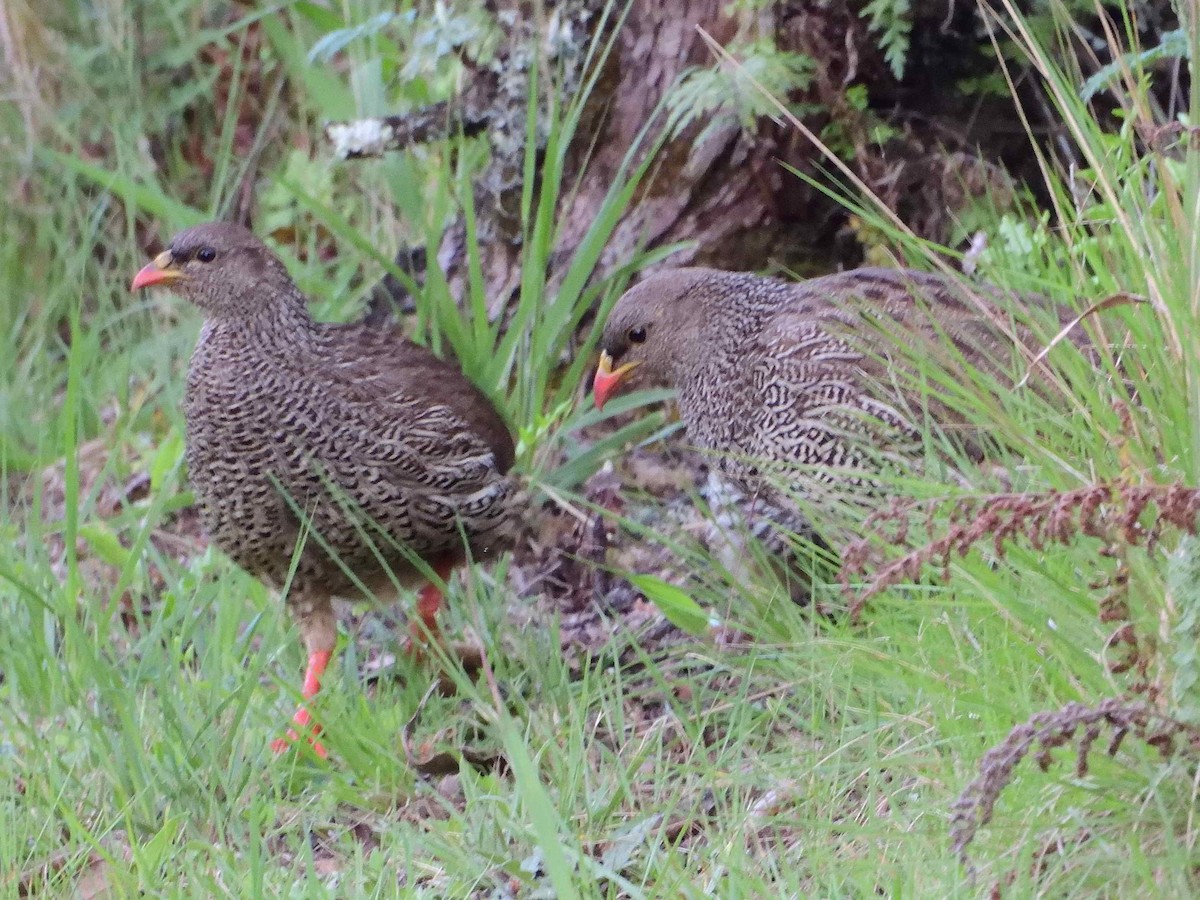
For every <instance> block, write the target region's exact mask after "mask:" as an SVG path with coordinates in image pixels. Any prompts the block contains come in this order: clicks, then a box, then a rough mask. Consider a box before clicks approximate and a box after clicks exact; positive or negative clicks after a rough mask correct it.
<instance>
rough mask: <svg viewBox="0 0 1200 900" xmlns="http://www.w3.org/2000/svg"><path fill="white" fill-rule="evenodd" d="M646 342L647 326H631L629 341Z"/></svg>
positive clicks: (635, 342)
mask: <svg viewBox="0 0 1200 900" xmlns="http://www.w3.org/2000/svg"><path fill="white" fill-rule="evenodd" d="M645 342H646V329H645V328H630V329H629V343H631V344H644V343H645Z"/></svg>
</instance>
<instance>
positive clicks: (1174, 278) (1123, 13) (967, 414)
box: [825, 2, 1200, 892]
mask: <svg viewBox="0 0 1200 900" xmlns="http://www.w3.org/2000/svg"><path fill="white" fill-rule="evenodd" d="M1084 6H1086V4H1085V5H1083V6H1081V5H1080V4H1064V3H1051V4H1048V12H1049V13H1051V14H1052V17H1051V20H1052V21H1053V23H1054V24H1055V26H1056V27H1055V28H1054V29H1052V30H1050V31H1049V32H1048V31H1047V30H1046V29H1044V28H1038V27H1035V26H1034V25H1033V24H1032V20H1031V19H1030V18H1028V17H1027V16H1026V14H1025V12H1023V9H1022V8H1020V7H1018V6H1017V5H1016V4H1014V3H1008V2H1001V3H993V4H983V5H982V6H981V16H982V18H983V21H984V22H985V24H986V25H987V28H988V30H989V34H990V35H991V37H992V40H993V43H994V46H995V49H996V56H997V58H998V59H999V60H1001V62H1002V65H1003V67H1004V68H1003V71H1004V73H1005V77H1006V78H1007V80H1008V84H1009V87H1010V90H1011V91H1012V93H1013V96H1014V97H1015V98H1018V106H1019V110H1020V112H1021V115H1022V119H1023V121H1024V122H1025V123H1026V125H1027V128H1028V133H1029V140H1030V145H1031V147H1032V149H1033V152H1034V153H1035V154H1036V158H1037V161H1038V164H1039V169H1040V172H1041V177H1042V185H1041V189H1042V191H1043V192H1044V193H1043V195H1044V196H1045V197H1046V198H1047V199H1048V208H1047V209H1045V210H1044V211H1039V210H1037V209H1035V208H1032V207H1031V206H1026V207H1024V208H1021V207H1018V208H1009V209H1007V210H996V211H995V212H994V213H993V214H992V215H991V217H990V223H989V225H988V226H986V228H985V230H984V232H983V233H982V234H980V235H977V236H976V237H977V240H976V242H975V245H974V247H973V249H972V250H971V251H970V252H969V253H967V254H965V255H964V253H963V252H962V251H961V250H958V249H956V248H939V247H933V246H930V245H929V244H927V243H925V242H923V241H920V240H918V239H917V238H916V236H914V235H912V234H911V233H909V232H907V231H906V229H905V228H904V227H903V225H902V224H901V223H899V221H898V220H896V219H895V217H894V216H892V215H891V214H890V213H889V212H888V211H887V210H885V209H882V208H880V207H879V206H877V205H875V204H874V203H873V202H872V198H871V197H870V196H869V192H867V191H865V186H863V185H862V184H861V183H858V184H855V182H854V179H853V176H852V174H851V173H850V172H849V170H847V169H845V167H841V168H840V174H839V173H838V171H837V170H838V169H839V166H838V162H837V160H836V158H835V157H833V155H832V154H828V158H829V159H830V163H831V165H830V168H831V170H834V177H833V178H832V179H831V181H832V183H834V184H841V185H842V187H829V183H826V186H825V189H826V190H829V191H830V192H831V193H832V194H834V195H835V196H837V197H838V198H839V199H840V200H841V201H842V202H844V203H845V204H846V205H847V206H848V207H850V208H851V209H852V210H853V211H854V212H855V213H856V214H858V215H861V216H863V217H864V218H865V219H866V220H868V221H870V222H871V223H872V225H873V226H874V227H875V228H877V229H879V231H880V232H882V233H885V234H887V235H889V236H890V239H891V241H892V246H893V248H894V252H895V253H896V255H897V256H898V257H899V259H900V260H902V261H904V262H906V263H908V264H917V265H922V266H928V267H937V268H940V269H942V270H943V271H945V272H947V273H948V274H951V275H953V276H954V277H956V278H957V279H959V280H960V281H961V282H962V284H963V285H964V286H966V287H968V288H969V287H970V285H971V284H972V279H971V278H969V277H967V276H965V275H962V274H961V273H960V272H959V271H958V269H959V265H958V264H959V263H960V262H961V263H962V264H963V265H964V267H966V268H968V270H969V271H974V272H975V273H976V277H978V278H981V279H983V280H985V281H990V282H992V283H994V284H997V285H1000V286H1002V287H1004V288H1007V289H1011V290H1014V291H1016V292H1023V293H1025V294H1037V295H1040V296H1042V297H1048V298H1050V299H1051V300H1052V301H1054V302H1056V303H1058V304H1061V305H1062V306H1063V307H1064V308H1065V309H1069V310H1072V311H1073V312H1074V317H1073V319H1072V323H1071V324H1072V326H1073V327H1072V328H1070V329H1068V328H1066V327H1063V325H1062V324H1061V323H1059V322H1055V321H1053V320H1050V321H1046V320H1045V318H1044V317H1042V321H1040V322H1039V321H1038V318H1039V316H1038V309H1039V308H1040V307H1041V306H1042V303H1041V302H1040V301H1029V300H1023V299H1022V298H1021V294H1020V293H1018V294H1015V295H1013V297H1011V298H1010V301H1009V302H1008V303H1007V304H1005V308H1004V310H1003V314H1004V315H1005V316H1011V317H1012V318H1014V319H1017V320H1020V321H1027V322H1029V323H1030V324H1031V326H1033V327H1036V328H1037V331H1036V333H1038V334H1040V335H1042V336H1043V338H1042V339H1043V347H1044V352H1043V353H1041V354H1038V355H1036V356H1035V357H1033V358H1027V359H1014V360H1013V367H1012V371H1013V375H1014V380H1015V381H1016V382H1017V386H1016V387H1015V388H1014V387H1011V386H1009V385H1005V384H996V383H994V382H993V381H991V380H990V379H986V378H983V377H981V376H980V375H979V374H978V373H975V372H970V371H968V372H966V373H962V374H964V375H965V377H957V378H955V377H947V373H946V372H945V371H942V370H939V369H937V368H934V367H933V366H931V365H929V364H928V363H925V362H923V361H922V359H921V358H920V356H918V355H913V354H910V356H909V358H908V362H909V363H910V364H911V366H912V368H913V369H914V370H915V371H916V372H917V376H916V377H917V378H919V379H920V380H921V381H922V382H924V383H925V384H926V385H928V386H931V387H932V388H933V389H934V390H936V391H937V392H938V396H939V398H940V399H941V400H943V402H946V403H947V404H948V405H949V406H950V407H951V408H953V409H955V410H956V412H959V413H961V415H962V416H963V418H964V419H965V420H967V421H971V422H974V423H976V424H978V425H979V427H981V428H984V429H986V430H987V431H988V432H989V433H990V434H991V436H992V437H993V438H994V440H995V444H996V446H997V447H998V448H1002V452H1000V453H999V454H998V455H989V463H988V465H987V466H986V467H983V468H980V467H978V466H974V465H973V464H972V463H971V462H970V461H969V460H962V459H961V458H959V459H956V460H955V461H954V462H955V465H954V470H955V472H956V475H955V478H954V479H952V480H950V481H949V482H948V481H947V480H946V478H945V469H944V467H937V466H935V467H934V469H933V472H934V475H933V477H927V478H925V479H924V480H922V479H920V478H917V479H915V480H908V481H906V482H905V483H904V484H903V485H900V484H897V485H895V487H894V490H893V491H892V492H891V493H892V497H891V499H890V500H889V501H886V502H881V504H880V508H879V509H877V510H876V512H875V513H874V514H872V515H871V516H870V517H869V518H868V520H867V521H866V523H865V526H864V524H863V523H862V520H861V518H859V519H857V520H854V521H847V522H846V524H845V526H844V528H845V533H847V534H851V535H852V538H851V539H849V542H848V546H846V547H845V553H844V556H843V560H844V563H845V568H844V569H843V571H842V573H841V577H842V579H843V582H844V583H845V584H846V587H847V593H848V597H849V598H850V600H851V601H852V610H853V612H854V613H855V614H856V616H855V617H856V618H857V617H859V616H861V617H862V620H863V621H864V622H865V623H866V627H867V628H868V629H871V630H875V629H877V628H879V627H881V626H880V624H879V623H880V622H881V621H884V622H887V621H891V615H892V611H893V610H894V609H895V608H897V605H908V606H911V605H912V604H914V603H928V602H929V600H930V599H932V598H934V597H949V598H951V599H952V600H953V603H954V606H955V607H956V608H957V611H955V612H952V613H949V614H950V615H952V616H960V615H961V616H962V617H963V618H962V621H963V623H964V626H965V627H967V628H968V629H969V630H970V631H972V632H975V634H976V636H977V635H978V634H979V632H978V631H976V629H981V628H984V627H986V626H985V625H984V623H985V622H986V621H988V620H992V621H997V620H998V621H1002V622H1003V623H1005V629H1006V630H1008V631H1009V632H1010V633H1011V635H1012V636H1013V638H1014V639H1016V640H1020V641H1024V642H1027V643H1028V645H1029V647H1030V648H1031V649H1032V650H1033V656H1032V657H1030V658H1028V659H1027V660H1026V661H1025V664H1026V665H1028V666H1030V669H1029V670H1028V672H1027V674H1026V675H1025V676H1020V675H1018V676H1017V677H1032V680H1031V681H1030V682H1029V683H1028V691H1027V692H1025V693H1024V694H1023V695H1022V696H1021V697H1020V699H1019V702H1014V703H1012V704H1011V705H1010V706H1008V707H1006V708H1004V709H1003V711H1002V710H1001V709H997V708H992V709H991V710H989V712H988V714H987V715H986V716H981V715H979V714H978V712H976V713H972V714H971V716H972V717H974V718H977V719H981V720H982V722H983V723H984V731H985V734H986V735H988V739H987V743H994V744H995V747H994V748H993V749H992V750H991V751H989V752H988V753H987V754H985V755H982V758H981V754H980V752H979V751H978V750H977V749H973V748H975V747H978V746H979V745H978V744H976V743H975V742H974V741H967V742H965V743H963V744H959V745H957V746H959V747H960V748H961V749H960V751H959V752H961V753H962V754H963V759H964V760H968V759H969V760H972V761H973V764H974V762H977V763H978V764H979V765H980V771H979V773H978V776H977V777H974V778H973V779H972V778H966V777H965V776H966V774H967V773H966V770H965V769H964V770H962V771H963V775H964V782H963V783H964V784H965V782H966V781H968V780H969V781H970V785H969V786H968V787H965V788H964V791H963V793H962V795H961V797H960V798H959V800H958V801H956V803H955V804H954V806H953V819H952V821H953V840H954V848H955V851H956V852H957V853H959V854H960V855H961V857H962V859H963V860H964V862H968V863H969V865H968V871H970V872H971V873H972V875H973V877H980V878H986V879H988V880H989V881H990V883H992V884H994V885H995V889H996V890H1007V889H1015V890H1035V889H1036V890H1039V891H1041V890H1052V891H1053V890H1059V889H1064V890H1066V889H1070V890H1083V891H1087V892H1090V891H1092V890H1108V889H1115V890H1117V891H1118V892H1121V891H1122V890H1123V889H1124V888H1114V887H1113V885H1117V884H1119V885H1125V886H1126V887H1131V886H1132V885H1133V884H1135V883H1139V882H1140V880H1141V879H1142V877H1143V875H1144V873H1145V872H1146V871H1147V869H1148V868H1149V869H1154V871H1156V872H1157V873H1159V875H1158V876H1157V877H1156V878H1155V879H1154V880H1155V881H1156V883H1157V884H1158V886H1159V887H1160V889H1163V890H1167V891H1171V890H1174V889H1184V885H1187V884H1189V883H1190V881H1191V876H1190V875H1188V874H1185V872H1186V871H1187V869H1188V867H1187V864H1186V859H1187V858H1188V853H1189V852H1190V851H1189V848H1194V846H1195V841H1196V837H1197V835H1196V831H1195V829H1194V827H1193V825H1192V823H1191V817H1190V810H1191V807H1192V804H1193V803H1194V801H1195V792H1194V773H1195V760H1196V756H1195V752H1196V747H1197V746H1198V738H1200V706H1198V705H1197V701H1198V700H1200V694H1197V692H1196V687H1197V684H1198V683H1200V680H1198V677H1197V676H1198V674H1200V671H1198V670H1197V655H1196V652H1195V640H1196V626H1195V621H1196V615H1197V612H1196V606H1195V597H1196V591H1195V584H1194V583H1193V581H1192V576H1193V574H1194V573H1195V565H1194V558H1195V552H1196V551H1195V541H1194V538H1193V535H1194V534H1195V531H1196V527H1197V526H1196V513H1197V510H1198V509H1200V507H1198V506H1197V503H1196V489H1195V485H1196V483H1197V475H1198V474H1200V473H1198V472H1197V469H1196V453H1197V437H1198V435H1200V433H1198V431H1197V424H1196V423H1197V422H1198V421H1200V419H1198V418H1197V412H1200V410H1198V408H1197V403H1198V401H1200V394H1198V392H1197V387H1196V386H1197V384H1198V382H1197V375H1200V368H1198V367H1197V359H1198V356H1197V354H1198V348H1200V342H1198V341H1197V337H1198V336H1200V335H1198V334H1197V324H1198V322H1200V318H1198V316H1200V292H1198V289H1197V285H1200V256H1198V255H1197V247H1198V242H1200V232H1198V228H1200V225H1198V222H1200V220H1198V214H1200V150H1198V149H1197V146H1198V145H1197V143H1196V141H1195V140H1194V139H1193V132H1194V126H1193V123H1195V122H1196V121H1197V118H1196V117H1197V113H1198V112H1200V108H1198V105H1197V100H1196V94H1195V91H1194V90H1190V89H1189V88H1190V85H1191V83H1192V78H1193V77H1194V59H1195V58H1196V56H1195V48H1196V47H1197V41H1198V40H1200V31H1198V29H1200V23H1198V22H1197V18H1196V15H1195V10H1194V8H1193V7H1192V6H1190V5H1188V4H1176V5H1175V7H1174V12H1175V14H1176V15H1177V16H1178V18H1179V29H1178V31H1172V32H1170V33H1169V34H1168V36H1167V38H1166V39H1164V45H1163V46H1159V47H1145V46H1142V45H1141V43H1140V40H1139V15H1140V14H1141V12H1142V6H1143V4H1135V3H1117V4H1104V5H1101V4H1096V5H1095V7H1094V8H1093V7H1089V8H1083V7H1084ZM1084 16H1086V17H1087V19H1088V22H1087V27H1086V28H1085V27H1084V25H1083V22H1082V21H1081V19H1082V17H1084ZM1042 21H1045V20H1044V19H1043V20H1042ZM1097 29H1098V33H1099V34H1102V35H1103V37H1104V43H1105V45H1106V46H1105V47H1104V48H1103V51H1102V52H1101V51H1098V50H1095V49H1089V45H1088V43H1087V42H1086V41H1085V40H1082V39H1081V35H1084V34H1096V33H1097ZM1100 56H1103V59H1100V58H1098V57H1100ZM1164 58H1168V59H1175V60H1177V64H1176V65H1174V66H1172V65H1163V64H1162V61H1163V59H1164ZM1107 61H1110V62H1107ZM1029 75H1032V76H1033V77H1034V78H1035V83H1034V84H1033V85H1031V86H1029V88H1028V89H1023V88H1022V87H1021V82H1022V79H1024V78H1026V77H1028V76H1029ZM1030 96H1034V97H1037V98H1041V99H1042V100H1044V103H1034V104H1033V105H1032V106H1030V105H1026V104H1025V103H1024V102H1022V100H1021V98H1029V97H1030ZM1046 109H1049V111H1050V113H1049V116H1047V115H1045V112H1044V111H1045V110H1046ZM1047 126H1048V127H1049V129H1050V130H1051V132H1052V135H1053V138H1054V139H1053V140H1046V139H1044V136H1043V132H1044V130H1045V129H1046V128H1047ZM980 239H982V240H980ZM967 264H969V265H967ZM1082 335H1086V339H1084V338H1083V337H1082ZM896 352H897V353H899V354H903V353H904V348H899V347H898V348H897V349H896ZM1039 370H1041V371H1039ZM947 456H952V454H948V453H946V452H942V453H939V454H938V459H939V460H945V459H946V458H947ZM997 459H998V460H1000V461H1001V464H1000V465H999V466H997V464H996V460H997ZM834 518H836V516H834ZM931 583H932V584H934V585H936V586H937V587H936V588H933V587H931V586H930V584H931ZM943 591H944V592H946V593H945V594H943V593H942V592H943ZM935 592H936V593H935ZM864 604H866V606H865V607H864ZM931 608H940V603H939V604H932V605H931ZM943 614H945V613H943ZM976 639H977V637H973V638H969V640H971V642H972V643H973V644H974V643H975V642H976ZM976 652H982V648H980V647H976ZM972 693H976V691H975V690H972V691H968V692H966V693H964V694H960V695H959V697H958V699H957V700H956V702H955V703H954V707H958V706H959V705H960V704H962V702H963V700H964V699H965V698H966V697H967V696H970V694H972ZM966 708H967V709H970V708H971V707H970V704H969V703H968V704H967V705H966ZM961 715H962V712H961V711H959V712H955V711H954V710H953V709H951V710H948V711H947V712H946V714H945V717H944V719H943V720H942V722H941V723H940V725H939V727H940V728H942V729H944V730H945V733H946V735H947V736H948V737H951V740H955V738H953V737H952V735H954V733H955V732H957V731H958V729H959V727H960V725H959V720H960V717H961ZM976 737H978V735H976ZM961 738H962V735H961V734H960V735H959V736H958V738H957V739H958V740H961ZM1060 748H1064V749H1060ZM1066 748H1070V749H1066ZM1122 748H1123V749H1122ZM1028 758H1033V759H1036V760H1037V761H1038V763H1039V765H1040V766H1041V768H1042V769H1043V771H1044V772H1045V773H1046V774H1045V775H1041V776H1039V775H1036V774H1032V773H1024V774H1023V773H1022V772H1021V769H1020V766H1019V763H1020V762H1021V761H1022V760H1024V759H1028ZM1068 758H1073V759H1074V762H1073V763H1069V762H1066V759H1068ZM1110 758H1111V759H1110ZM1058 762H1063V763H1064V765H1061V766H1060V765H1056V763H1058ZM989 823H990V824H991V826H992V827H991V828H990V829H988V828H986V827H984V826H986V825H988V824H989ZM1114 844H1126V845H1127V846H1129V845H1130V844H1132V846H1133V847H1134V849H1133V850H1132V851H1129V852H1124V851H1123V852H1119V853H1118V854H1117V859H1118V860H1119V862H1117V861H1115V860H1114V861H1112V862H1105V861H1103V859H1102V854H1103V853H1104V851H1102V850H1100V849H1099V848H1100V847H1102V846H1103V847H1108V848H1110V849H1111V848H1112V847H1113V845H1114ZM968 848H970V850H968ZM1089 848H1092V849H1089ZM969 852H970V853H971V854H972V856H970V857H969V856H968V853H969ZM1131 854H1132V855H1131ZM1166 872H1170V873H1171V874H1169V875H1167V874H1163V873H1166Z"/></svg>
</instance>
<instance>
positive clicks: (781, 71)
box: [666, 39, 816, 138]
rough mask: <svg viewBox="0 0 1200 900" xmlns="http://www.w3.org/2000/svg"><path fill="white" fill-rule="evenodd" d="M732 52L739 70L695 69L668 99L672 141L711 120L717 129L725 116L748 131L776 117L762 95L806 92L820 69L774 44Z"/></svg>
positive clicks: (741, 47)
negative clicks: (757, 124)
mask: <svg viewBox="0 0 1200 900" xmlns="http://www.w3.org/2000/svg"><path fill="white" fill-rule="evenodd" d="M729 51H730V53H731V54H732V55H733V56H734V57H735V58H737V59H738V60H739V63H738V64H737V65H736V66H734V65H726V64H724V63H722V64H718V65H717V66H715V67H713V68H711V69H692V70H690V71H688V72H686V73H684V75H683V77H682V78H680V80H679V82H678V83H677V84H676V85H675V87H674V89H673V90H672V91H671V92H670V93H669V94H668V96H667V101H666V102H667V111H668V113H667V128H668V132H669V133H670V135H671V137H672V138H674V137H677V136H678V135H679V134H680V133H681V132H683V131H684V130H685V129H686V128H687V127H688V126H689V125H691V124H693V123H694V122H696V121H699V120H701V119H709V120H711V123H710V125H709V128H712V127H715V125H716V124H717V122H718V121H719V119H720V118H723V117H722V116H721V114H727V115H733V116H736V117H737V119H738V121H739V122H741V124H742V126H743V127H746V128H749V127H751V126H753V125H754V123H755V122H756V121H757V120H758V119H760V118H762V117H763V116H769V115H773V114H774V113H775V108H774V106H773V105H772V104H771V102H770V100H769V99H768V97H767V96H766V95H764V93H763V90H765V91H766V93H767V94H769V95H770V96H772V97H787V96H788V95H789V94H790V93H792V92H793V91H797V90H804V89H805V88H807V87H808V85H809V83H810V82H811V81H812V75H813V70H814V69H815V68H816V62H815V61H814V60H813V59H812V58H811V57H809V56H805V55H804V54H803V53H790V52H787V51H783V50H780V49H778V48H777V47H776V46H775V43H774V42H773V41H771V40H769V39H762V40H757V41H753V42H750V43H747V44H741V45H737V46H733V47H730V48H729ZM760 87H761V88H762V89H763V90H760V89H759V88H760ZM707 130H708V129H706V132H707Z"/></svg>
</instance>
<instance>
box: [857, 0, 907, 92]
mask: <svg viewBox="0 0 1200 900" xmlns="http://www.w3.org/2000/svg"><path fill="white" fill-rule="evenodd" d="M862 16H863V18H865V19H869V20H870V21H869V22H868V25H867V27H868V28H869V29H870V30H871V32H872V33H874V34H877V35H878V36H879V49H881V50H882V51H883V59H884V61H885V62H886V63H887V64H888V67H889V68H890V69H891V70H892V74H893V75H894V76H896V79H897V80H899V79H901V78H903V77H904V67H905V65H906V64H907V63H908V50H909V47H910V46H911V43H912V3H911V2H910V0H871V2H870V3H868V4H867V5H866V6H864V7H863V10H862Z"/></svg>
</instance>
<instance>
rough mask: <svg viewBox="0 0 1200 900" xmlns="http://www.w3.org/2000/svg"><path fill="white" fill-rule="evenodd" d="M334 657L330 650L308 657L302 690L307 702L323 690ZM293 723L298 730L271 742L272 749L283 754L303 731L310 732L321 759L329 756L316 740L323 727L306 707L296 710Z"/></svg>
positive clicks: (315, 750)
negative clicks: (330, 662)
mask: <svg viewBox="0 0 1200 900" xmlns="http://www.w3.org/2000/svg"><path fill="white" fill-rule="evenodd" d="M332 656H333V652H332V651H330V650H314V651H313V652H312V653H310V654H309V655H308V669H307V670H306V671H305V673H304V687H303V688H302V689H301V691H300V693H301V696H303V697H304V699H305V700H311V699H312V698H313V697H315V696H316V695H317V692H318V691H320V690H321V676H322V675H324V674H325V669H326V667H328V665H329V660H330V658H331V657H332ZM292 723H293V724H294V725H295V726H296V728H289V729H288V733H287V737H285V738H276V739H275V740H274V741H272V742H271V749H272V750H274V751H275V752H276V753H282V752H283V751H284V750H286V749H287V748H288V747H290V746H291V745H292V744H293V743H294V742H296V741H298V740H300V735H299V734H298V733H297V730H296V729H302V730H305V731H307V732H308V738H307V739H308V740H309V741H310V742H311V743H312V748H313V752H315V753H316V754H317V756H319V757H321V759H325V758H327V757H328V756H329V751H328V750H326V749H325V747H324V745H323V744H322V743H321V742H320V741H318V740H317V739H316V737H317V735H319V734H320V733H321V726H320V724H319V723H317V722H314V721H313V718H312V713H310V712H309V711H308V708H307V707H306V706H303V705H301V706H300V708H299V709H297V710H296V715H294V716H293V717H292Z"/></svg>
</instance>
